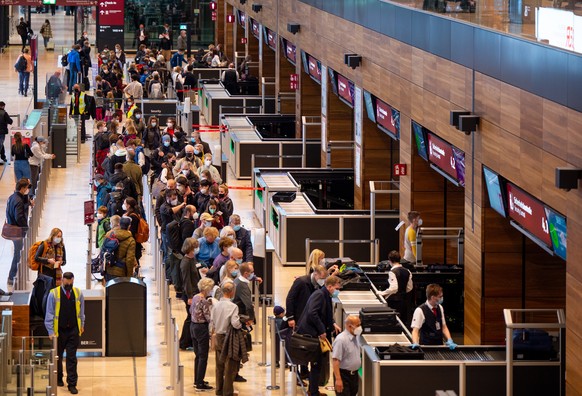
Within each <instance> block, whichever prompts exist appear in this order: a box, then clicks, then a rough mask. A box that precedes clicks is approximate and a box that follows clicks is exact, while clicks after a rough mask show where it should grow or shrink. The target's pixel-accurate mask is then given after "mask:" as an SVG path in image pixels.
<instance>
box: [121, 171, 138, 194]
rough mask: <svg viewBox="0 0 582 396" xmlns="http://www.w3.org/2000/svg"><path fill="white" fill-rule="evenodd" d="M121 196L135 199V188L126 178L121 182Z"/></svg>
mask: <svg viewBox="0 0 582 396" xmlns="http://www.w3.org/2000/svg"><path fill="white" fill-rule="evenodd" d="M122 192H123V195H124V196H126V197H132V198H134V199H137V188H136V187H135V184H134V183H133V181H132V180H131V179H130V178H129V176H128V177H126V178H125V179H124V180H123V190H122Z"/></svg>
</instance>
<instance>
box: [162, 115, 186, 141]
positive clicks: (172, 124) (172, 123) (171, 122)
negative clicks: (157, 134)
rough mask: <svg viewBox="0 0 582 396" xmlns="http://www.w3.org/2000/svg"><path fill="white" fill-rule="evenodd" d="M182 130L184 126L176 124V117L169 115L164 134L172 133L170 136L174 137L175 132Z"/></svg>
mask: <svg viewBox="0 0 582 396" xmlns="http://www.w3.org/2000/svg"><path fill="white" fill-rule="evenodd" d="M181 130H182V128H180V127H179V126H178V125H176V119H175V118H173V117H168V119H167V120H166V129H165V130H164V135H170V137H174V133H175V132H176V131H181Z"/></svg>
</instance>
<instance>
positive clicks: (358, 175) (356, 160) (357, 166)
mask: <svg viewBox="0 0 582 396" xmlns="http://www.w3.org/2000/svg"><path fill="white" fill-rule="evenodd" d="M361 160H362V149H361V147H360V146H359V145H357V144H356V152H355V158H354V174H355V175H354V176H355V182H356V186H357V187H360V185H361V184H362V175H361V172H362V165H361V164H360V161H361Z"/></svg>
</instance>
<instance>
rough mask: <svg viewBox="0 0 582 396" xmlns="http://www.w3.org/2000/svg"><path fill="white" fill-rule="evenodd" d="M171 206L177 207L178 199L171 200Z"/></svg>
mask: <svg viewBox="0 0 582 396" xmlns="http://www.w3.org/2000/svg"><path fill="white" fill-rule="evenodd" d="M171 204H172V205H173V206H176V205H178V198H176V199H172V202H171Z"/></svg>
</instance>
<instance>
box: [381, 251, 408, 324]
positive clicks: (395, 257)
mask: <svg viewBox="0 0 582 396" xmlns="http://www.w3.org/2000/svg"><path fill="white" fill-rule="evenodd" d="M388 261H390V266H391V267H392V268H391V269H390V272H389V273H388V284H389V287H388V289H386V290H384V291H383V292H382V293H381V294H382V296H384V297H387V299H388V305H389V306H390V308H393V309H395V310H396V311H398V313H399V314H400V319H402V322H404V323H409V322H410V318H409V317H408V316H409V305H410V297H411V294H410V292H411V291H412V288H413V284H412V274H411V273H410V271H409V270H408V269H406V268H404V267H403V266H402V265H401V264H400V253H398V252H397V251H396V250H393V251H391V252H390V253H389V254H388Z"/></svg>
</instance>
